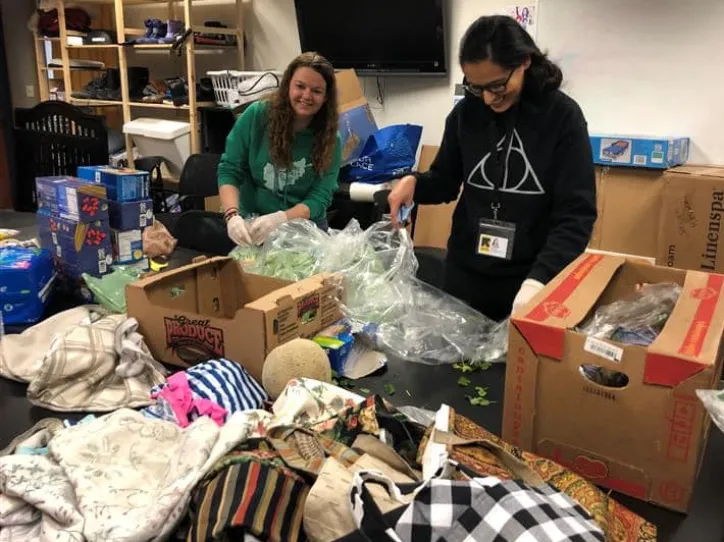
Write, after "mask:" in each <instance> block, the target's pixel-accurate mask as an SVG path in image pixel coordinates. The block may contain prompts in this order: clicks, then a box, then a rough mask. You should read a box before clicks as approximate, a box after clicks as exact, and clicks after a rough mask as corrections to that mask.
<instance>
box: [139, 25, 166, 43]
mask: <svg viewBox="0 0 724 542" xmlns="http://www.w3.org/2000/svg"><path fill="white" fill-rule="evenodd" d="M144 24H145V25H146V34H145V35H144V36H143V37H140V38H138V39H136V40H135V41H133V43H136V44H139V45H152V44H157V43H159V40H160V39H161V38H164V37H166V23H164V22H163V21H162V20H161V19H146V20H145V21H144Z"/></svg>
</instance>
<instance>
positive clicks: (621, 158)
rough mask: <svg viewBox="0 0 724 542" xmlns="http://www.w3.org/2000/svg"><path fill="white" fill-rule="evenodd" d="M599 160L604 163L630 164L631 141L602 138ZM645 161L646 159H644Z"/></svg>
mask: <svg viewBox="0 0 724 542" xmlns="http://www.w3.org/2000/svg"><path fill="white" fill-rule="evenodd" d="M599 159H600V160H601V161H604V162H623V163H625V164H629V163H631V141H629V140H626V139H607V138H602V139H601V154H600V156H599ZM645 159H646V157H644V160H645Z"/></svg>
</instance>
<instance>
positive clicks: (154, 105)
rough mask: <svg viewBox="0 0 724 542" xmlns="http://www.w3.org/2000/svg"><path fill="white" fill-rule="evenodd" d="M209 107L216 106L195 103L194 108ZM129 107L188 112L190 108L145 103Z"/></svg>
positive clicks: (206, 103)
mask: <svg viewBox="0 0 724 542" xmlns="http://www.w3.org/2000/svg"><path fill="white" fill-rule="evenodd" d="M209 105H216V102H196V107H208V106H209ZM130 106H131V107H147V108H149V109H178V110H181V111H188V110H189V109H190V107H189V106H188V105H178V106H176V105H173V104H164V103H160V104H154V103H146V102H131V103H130Z"/></svg>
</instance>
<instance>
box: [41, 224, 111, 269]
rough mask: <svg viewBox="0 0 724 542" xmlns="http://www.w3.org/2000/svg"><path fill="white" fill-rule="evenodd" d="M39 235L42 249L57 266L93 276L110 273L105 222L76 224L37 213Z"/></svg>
mask: <svg viewBox="0 0 724 542" xmlns="http://www.w3.org/2000/svg"><path fill="white" fill-rule="evenodd" d="M38 233H39V238H40V244H41V246H42V247H43V248H46V249H48V250H49V251H50V253H51V254H52V255H53V256H54V257H55V259H56V260H57V262H58V265H59V266H70V267H72V268H74V269H75V270H76V271H77V272H78V274H80V273H89V274H91V275H96V276H100V275H103V274H105V273H108V272H109V271H110V269H109V268H110V265H111V263H113V247H112V245H111V229H110V227H109V226H108V222H101V221H95V222H77V221H73V220H70V219H67V218H63V217H59V216H54V215H50V214H48V213H45V212H39V213H38Z"/></svg>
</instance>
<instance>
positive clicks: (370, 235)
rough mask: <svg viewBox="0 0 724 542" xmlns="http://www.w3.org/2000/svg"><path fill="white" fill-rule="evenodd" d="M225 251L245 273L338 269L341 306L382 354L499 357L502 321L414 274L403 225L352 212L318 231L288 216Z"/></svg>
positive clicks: (297, 276)
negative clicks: (339, 226)
mask: <svg viewBox="0 0 724 542" xmlns="http://www.w3.org/2000/svg"><path fill="white" fill-rule="evenodd" d="M231 256H233V257H234V258H237V259H239V260H240V261H245V262H246V263H245V264H244V269H246V270H247V271H249V272H252V273H258V274H262V275H268V276H275V277H279V278H285V279H289V280H301V279H303V278H306V277H309V276H311V275H314V274H315V273H320V272H336V273H339V274H340V275H341V277H342V281H343V286H344V293H345V299H344V302H343V303H342V311H343V312H344V314H345V316H346V317H347V318H348V319H349V320H350V322H351V323H352V325H353V328H354V330H355V331H356V332H357V333H361V334H362V335H363V336H364V337H366V338H367V339H368V341H369V342H370V343H371V344H372V345H373V346H374V347H375V348H378V349H380V350H382V351H383V352H385V353H386V354H388V355H391V356H393V357H396V358H398V359H403V360H407V361H415V362H421V363H429V364H442V363H456V362H459V361H461V360H471V361H500V360H503V359H504V357H505V352H506V349H507V323H502V324H498V323H496V322H494V321H492V320H490V319H488V318H486V317H485V316H483V315H482V314H480V313H479V312H477V311H475V310H473V309H472V308H470V307H469V306H467V305H465V304H464V303H463V302H461V301H459V300H457V299H455V298H454V297H452V296H450V295H448V294H446V293H444V292H442V291H440V290H438V289H437V288H434V287H432V286H430V285H428V284H426V283H424V282H422V281H420V280H418V279H417V278H416V273H417V268H418V263H417V258H416V257H415V251H414V247H413V244H412V240H411V239H410V236H409V234H408V233H407V231H406V230H404V229H403V230H395V229H394V228H393V227H392V224H391V223H390V222H377V223H375V224H373V225H372V226H370V227H369V228H368V229H367V230H363V229H362V228H361V227H360V225H359V223H358V222H357V221H356V220H352V221H350V223H349V224H348V225H347V227H345V228H344V229H343V230H341V231H331V232H330V233H325V232H323V231H321V230H320V229H318V228H317V227H316V226H315V225H314V224H313V223H312V222H309V221H306V220H295V221H291V222H288V223H286V224H283V225H282V226H280V227H279V228H278V229H277V230H276V231H275V232H273V233H272V234H271V235H270V236H269V239H268V240H267V242H266V243H265V244H264V247H263V248H262V249H261V250H258V252H255V251H253V250H250V249H242V248H236V249H234V250H233V251H232V253H231Z"/></svg>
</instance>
